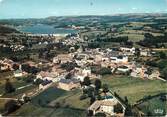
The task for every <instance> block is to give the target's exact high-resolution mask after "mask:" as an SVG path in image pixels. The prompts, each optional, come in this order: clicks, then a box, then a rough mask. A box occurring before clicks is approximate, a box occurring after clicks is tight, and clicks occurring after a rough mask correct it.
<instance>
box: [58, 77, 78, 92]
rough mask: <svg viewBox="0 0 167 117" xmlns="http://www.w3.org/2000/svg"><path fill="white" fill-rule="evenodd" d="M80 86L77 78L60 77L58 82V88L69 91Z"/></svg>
mask: <svg viewBox="0 0 167 117" xmlns="http://www.w3.org/2000/svg"><path fill="white" fill-rule="evenodd" d="M79 87H80V82H79V80H77V79H61V80H60V81H59V83H58V88H60V89H63V90H67V91H70V90H72V89H75V88H79Z"/></svg>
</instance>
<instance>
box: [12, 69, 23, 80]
mask: <svg viewBox="0 0 167 117" xmlns="http://www.w3.org/2000/svg"><path fill="white" fill-rule="evenodd" d="M13 74H14V77H16V78H17V77H23V76H24V75H26V73H25V72H23V71H22V70H16V71H14V72H13Z"/></svg>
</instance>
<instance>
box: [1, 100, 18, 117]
mask: <svg viewBox="0 0 167 117" xmlns="http://www.w3.org/2000/svg"><path fill="white" fill-rule="evenodd" d="M19 107H20V106H19V105H18V103H17V102H16V101H14V100H10V101H8V102H7V103H6V104H5V106H4V109H5V111H6V114H9V113H11V112H14V111H16V110H17V109H18V108H19Z"/></svg>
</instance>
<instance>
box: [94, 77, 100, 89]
mask: <svg viewBox="0 0 167 117" xmlns="http://www.w3.org/2000/svg"><path fill="white" fill-rule="evenodd" d="M95 86H96V87H95V89H96V90H99V89H100V88H101V81H100V80H99V79H96V80H95Z"/></svg>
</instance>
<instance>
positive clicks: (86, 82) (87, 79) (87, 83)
mask: <svg viewBox="0 0 167 117" xmlns="http://www.w3.org/2000/svg"><path fill="white" fill-rule="evenodd" d="M83 83H84V85H86V86H89V85H90V84H91V81H90V78H89V77H85V78H84V81H83Z"/></svg>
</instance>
